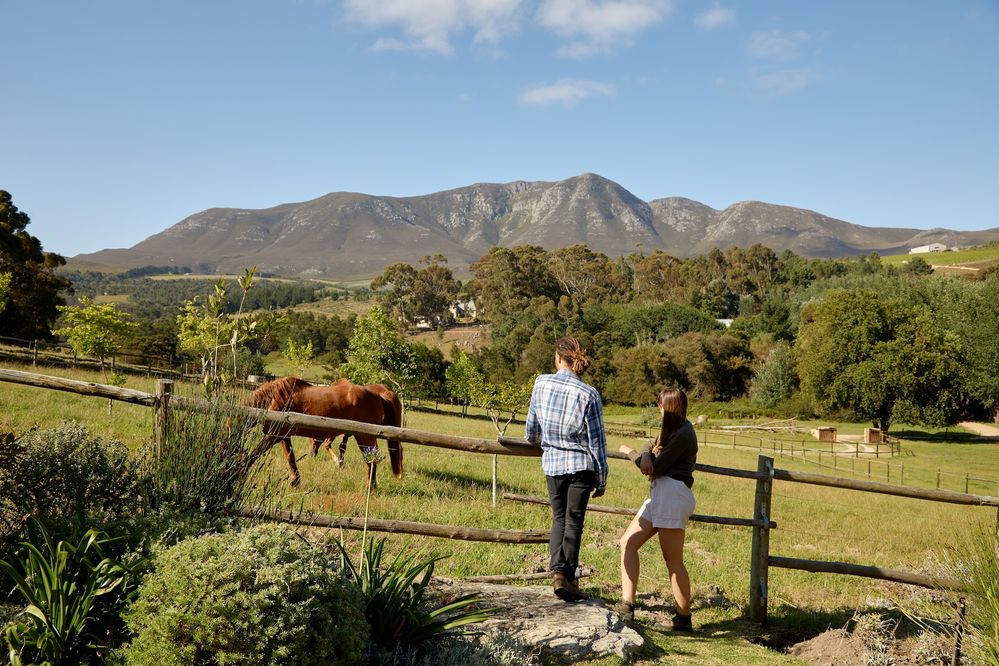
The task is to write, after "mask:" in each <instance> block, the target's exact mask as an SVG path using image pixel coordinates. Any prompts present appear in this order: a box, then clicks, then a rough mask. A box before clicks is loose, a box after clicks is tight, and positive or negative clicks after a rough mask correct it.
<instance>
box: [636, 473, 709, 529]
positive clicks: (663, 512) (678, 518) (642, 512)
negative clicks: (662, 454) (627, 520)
mask: <svg viewBox="0 0 999 666" xmlns="http://www.w3.org/2000/svg"><path fill="white" fill-rule="evenodd" d="M695 504H696V502H695V501H694V493H693V492H691V490H690V488H688V487H687V484H685V483H684V482H683V481H677V480H676V479H671V478H670V477H668V476H663V477H660V478H658V479H653V480H652V482H651V483H650V484H649V499H647V500H645V503H644V504H643V505H642V508H640V509H639V510H638V515H639V516H641V517H642V518H644V519H645V520H647V521H649V522H650V523H652V526H653V527H658V528H661V529H681V530H682V529H684V528H686V527H687V520H688V519H689V518H690V515H691V514H692V513H694V506H695Z"/></svg>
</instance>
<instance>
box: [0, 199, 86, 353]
mask: <svg viewBox="0 0 999 666" xmlns="http://www.w3.org/2000/svg"><path fill="white" fill-rule="evenodd" d="M30 222H31V220H30V219H29V218H28V216H27V215H26V214H25V213H23V212H22V211H19V210H18V209H17V206H15V205H14V201H13V198H12V197H11V195H10V193H9V192H7V191H6V190H0V273H6V274H9V275H10V278H9V280H10V281H9V284H8V289H9V293H8V298H7V306H6V307H5V308H4V309H3V310H2V311H0V335H9V336H14V337H21V338H30V339H35V338H43V337H47V336H48V335H49V331H50V329H51V328H52V324H53V323H54V322H55V320H56V318H57V317H58V316H59V311H58V309H57V307H58V306H60V305H65V304H66V301H65V300H64V299H63V297H62V295H61V292H64V291H70V288H71V287H70V283H69V280H67V279H66V278H64V277H60V276H58V275H56V273H55V269H56V268H58V267H59V266H63V265H65V263H66V260H65V259H64V258H63V257H62V256H60V255H58V254H55V253H54V252H44V251H43V250H42V244H41V242H40V241H39V240H38V239H37V238H35V237H34V236H32V235H31V234H29V233H28V232H27V231H25V228H26V227H27V226H28V224H29V223H30Z"/></svg>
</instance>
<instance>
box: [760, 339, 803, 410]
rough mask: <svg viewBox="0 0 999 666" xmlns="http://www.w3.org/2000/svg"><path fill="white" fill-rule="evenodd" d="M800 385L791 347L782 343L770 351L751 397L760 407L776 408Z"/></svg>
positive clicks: (761, 367)
mask: <svg viewBox="0 0 999 666" xmlns="http://www.w3.org/2000/svg"><path fill="white" fill-rule="evenodd" d="M798 383H799V382H798V374H797V373H796V372H795V369H794V358H793V356H792V355H791V346H790V345H789V344H788V343H786V342H780V343H778V344H777V345H776V346H775V347H774V348H773V349H771V350H770V353H769V354H768V355H767V358H766V360H764V362H763V364H762V365H761V366H760V369H759V370H758V371H757V373H756V377H755V378H754V379H753V385H752V387H751V388H750V391H749V397H750V399H751V400H752V401H753V403H754V404H756V405H759V406H760V407H766V408H770V407H775V406H776V405H778V404H780V403H782V402H784V401H785V400H787V399H788V398H790V397H791V396H792V395H794V392H795V391H796V390H798Z"/></svg>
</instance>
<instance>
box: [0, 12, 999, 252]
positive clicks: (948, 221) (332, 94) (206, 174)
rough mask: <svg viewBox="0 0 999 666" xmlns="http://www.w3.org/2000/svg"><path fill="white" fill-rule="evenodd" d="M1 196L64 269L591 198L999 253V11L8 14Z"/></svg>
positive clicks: (3, 16)
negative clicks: (296, 217)
mask: <svg viewBox="0 0 999 666" xmlns="http://www.w3.org/2000/svg"><path fill="white" fill-rule="evenodd" d="M0 23H2V25H3V26H4V29H3V39H2V40H0V63H3V66H2V70H0V71H2V72H3V82H4V92H5V94H4V98H5V99H4V103H3V104H2V105H0V127H2V133H3V134H2V135H3V142H2V144H0V189H6V190H8V191H10V192H11V194H12V195H13V197H14V203H15V204H16V205H17V206H18V208H20V209H21V210H22V211H24V212H26V213H27V214H28V215H29V216H30V217H31V220H32V224H31V226H29V227H28V229H29V231H30V232H31V233H32V234H33V235H35V236H36V237H38V238H39V239H40V240H41V242H42V244H43V246H44V247H45V249H46V250H50V251H54V252H59V253H62V254H64V255H66V256H72V255H75V254H78V253H81V252H92V251H96V250H99V249H103V248H108V247H129V246H131V245H134V244H135V243H137V242H139V241H141V240H143V239H144V238H146V237H148V236H150V235H152V234H154V233H157V232H159V231H162V230H163V229H166V228H167V227H169V226H170V225H172V224H174V223H176V222H178V221H180V220H181V219H183V218H184V217H186V216H188V215H190V214H193V213H196V212H198V211H200V210H203V209H205V208H211V207H239V208H266V207H270V206H274V205H278V204H281V203H287V202H294V201H305V200H308V199H313V198H315V197H318V196H322V195H323V194H326V193H328V192H334V191H357V192H365V193H369V194H379V195H391V196H409V195H418V194H428V193H431V192H436V191H440V190H445V189H450V188H454V187H461V186H464V185H469V184H472V183H476V182H509V181H512V180H561V179H563V178H569V177H571V176H575V175H578V174H580V173H584V172H593V173H598V174H601V175H603V176H606V177H607V178H610V179H612V180H615V181H617V182H618V183H620V184H621V185H623V186H624V187H625V188H627V189H628V190H630V191H631V192H633V193H634V194H635V195H637V196H639V197H641V198H643V199H646V200H649V199H654V198H659V197H666V196H684V197H689V198H691V199H695V200H698V201H701V202H703V203H706V204H708V205H710V206H712V207H714V208H724V207H726V206H728V205H730V204H732V203H735V202H737V201H744V200H748V199H755V200H761V201H767V202H770V203H777V204H785V205H792V206H798V207H802V208H808V209H811V210H815V211H818V212H820V213H823V214H826V215H831V216H833V217H837V218H840V219H844V220H847V221H849V222H854V223H857V224H863V225H866V226H888V227H914V228H931V227H948V228H952V229H983V228H991V227H999V213H997V212H996V211H997V210H999V207H997V206H996V201H995V200H996V196H997V194H999V2H997V1H996V0H948V1H947V2H938V1H935V0H934V1H931V0H905V1H902V0H884V1H880V0H879V1H876V2H870V1H869V0H866V1H863V2H859V1H852V0H843V1H841V2H810V1H804V2H803V1H801V0H789V1H773V2H767V1H764V0H756V1H749V0H747V1H745V2H736V1H727V0H720V1H718V2H715V1H714V0H708V1H706V2H695V1H693V0H614V1H609V0H477V1H476V0H369V1H364V0H338V1H332V0H330V1H323V0H239V1H236V0H196V1H188V0H174V1H173V2H135V1H134V0H127V1H126V0H93V1H91V2H80V1H79V0H72V1H70V0H66V1H46V0H36V1H30V0H0Z"/></svg>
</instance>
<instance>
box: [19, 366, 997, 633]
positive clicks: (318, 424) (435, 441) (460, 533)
mask: <svg viewBox="0 0 999 666" xmlns="http://www.w3.org/2000/svg"><path fill="white" fill-rule="evenodd" d="M0 381H5V382H13V383H18V384H26V385H30V386H37V387H42V388H47V389H54V390H60V391H69V392H72V393H78V394H83V395H92V396H99V397H103V398H110V399H113V400H121V401H124V402H129V403H133V404H139V405H145V406H148V407H152V408H154V409H155V416H154V419H153V421H154V437H155V439H156V441H157V442H162V441H163V438H164V437H165V433H166V424H167V421H168V419H169V414H170V410H171V409H181V410H209V409H212V406H211V405H210V404H209V403H207V402H205V401H202V400H194V399H190V398H182V397H179V396H173V395H172V385H173V382H172V381H171V380H163V379H161V380H158V382H157V390H156V393H143V392H141V391H135V390H132V389H124V388H118V387H114V386H106V385H103V384H95V383H91V382H81V381H75V380H69V379H63V378H59V377H50V376H46V375H38V374H34V373H27V372H20V371H16V370H4V369H0ZM236 409H239V410H240V411H243V412H245V413H247V414H250V415H253V416H255V417H257V418H259V419H261V420H265V421H272V422H277V423H283V424H285V425H287V426H288V427H289V428H290V427H293V426H308V427H310V428H313V429H327V430H329V431H331V432H338V433H349V434H352V435H358V434H361V435H373V436H375V437H378V438H381V439H393V440H399V441H402V442H407V443H410V444H418V445H423V446H434V447H441V448H445V449H452V450H459V451H466V452H471V453H487V454H499V455H515V456H535V457H538V456H540V455H541V449H540V448H539V447H537V446H534V445H532V444H530V443H528V442H526V441H525V440H523V439H520V438H514V437H499V438H497V439H495V440H488V439H479V438H473V437H461V436H455V435H443V434H440V433H433V432H427V431H421V430H413V429H409V428H397V427H392V426H383V425H372V424H368V423H358V422H354V421H346V420H343V419H330V418H325V417H320V416H307V415H304V414H297V413H292V412H270V411H267V410H260V409H253V408H248V407H241V408H236ZM608 455H609V457H611V458H618V459H627V456H626V455H624V454H623V453H618V452H609V453H608ZM696 469H697V471H699V472H703V473H707V474H717V475H723V476H731V477H736V478H743V479H751V480H754V481H755V482H756V493H755V499H754V503H753V517H752V518H751V519H744V518H730V517H724V516H702V515H698V516H697V517H696V520H698V521H701V522H710V523H716V524H722V525H732V526H738V527H743V526H744V527H750V528H751V529H752V554H751V561H750V585H749V593H750V605H749V617H750V619H751V620H753V621H755V622H759V623H765V622H766V619H767V599H768V597H769V590H768V579H769V569H770V567H780V568H788V569H800V570H804V571H812V572H824V573H835V574H848V575H853V576H865V577H868V578H876V579H880V580H888V581H895V582H899V583H907V584H910V585H918V586H922V587H927V588H933V589H952V590H960V589H962V588H963V585H964V584H963V583H962V582H961V581H957V580H951V579H943V578H936V577H931V576H925V575H922V574H918V573H913V572H907V571H896V570H892V569H885V568H882V567H877V566H866V565H859V564H853V563H849V562H830V561H822V560H806V559H799V558H792V557H782V556H777V555H771V554H770V530H772V529H776V528H777V524H776V523H775V522H774V521H773V519H772V514H771V510H770V505H771V497H772V494H773V484H774V483H775V482H777V481H780V482H790V483H805V484H811V485H819V486H825V487H830V488H841V489H845V490H852V491H862V492H870V493H879V494H885V495H894V496H897V497H910V498H918V499H923V500H927V501H933V502H948V503H952V504H962V505H970V506H991V507H999V497H990V496H983V495H970V494H967V493H959V492H953V491H949V490H936V489H922V488H913V487H908V486H900V485H893V484H887V483H878V482H872V481H864V480H859V479H848V478H843V477H836V476H828V475H823V474H812V473H809V472H799V471H793V470H785V469H777V468H775V467H774V465H773V459H772V458H770V457H767V456H763V455H761V456H760V457H759V461H758V466H757V469H756V470H755V471H752V470H743V469H734V468H728V467H716V466H712V465H704V464H698V465H697V466H696ZM509 499H513V500H518V501H537V500H538V499H541V498H530V497H522V496H510V497H509ZM541 501H544V502H545V503H547V501H546V500H543V499H541ZM591 510H593V511H606V512H610V513H620V514H624V515H630V514H631V513H633V512H632V511H631V510H630V509H616V508H613V507H600V506H593V507H591ZM271 513H273V514H274V515H269V517H271V518H273V519H278V520H284V521H288V522H297V523H304V524H310V525H317V524H323V523H328V524H329V525H337V526H340V527H346V528H351V529H353V528H360V527H361V522H360V521H357V519H353V518H339V519H338V518H335V517H330V516H318V515H316V514H307V515H296V514H294V513H293V512H271ZM254 515H260V514H254ZM381 522H385V523H386V525H380V523H381ZM375 525H376V526H375V527H373V526H372V521H371V520H370V519H369V521H368V529H385V530H386V531H398V532H406V533H411V534H430V535H431V536H441V537H447V538H462V539H475V540H491V541H504V542H513V543H538V542H544V541H546V540H547V538H546V537H547V534H546V533H545V532H542V531H537V530H528V531H524V530H520V531H516V530H482V531H477V530H475V528H459V527H454V526H446V525H435V526H426V525H425V524H420V523H409V522H406V521H375ZM997 526H999V513H997ZM486 532H488V533H489V534H486ZM483 537H489V538H483Z"/></svg>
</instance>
